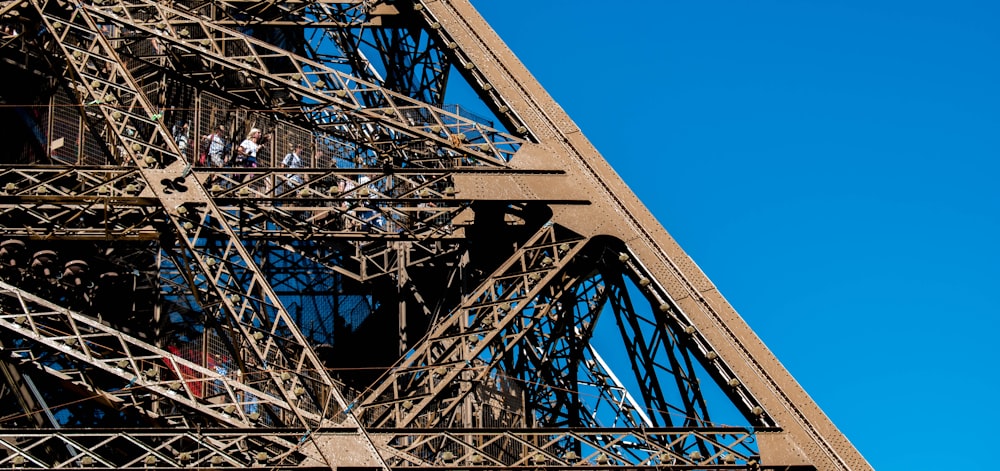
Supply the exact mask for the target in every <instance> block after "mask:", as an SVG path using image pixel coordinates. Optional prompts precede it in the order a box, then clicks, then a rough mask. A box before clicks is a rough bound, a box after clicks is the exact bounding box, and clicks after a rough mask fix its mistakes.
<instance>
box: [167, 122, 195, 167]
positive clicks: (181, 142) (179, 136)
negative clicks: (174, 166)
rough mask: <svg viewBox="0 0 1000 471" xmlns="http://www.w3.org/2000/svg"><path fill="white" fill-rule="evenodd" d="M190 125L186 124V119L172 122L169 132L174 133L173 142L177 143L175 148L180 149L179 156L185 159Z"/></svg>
mask: <svg viewBox="0 0 1000 471" xmlns="http://www.w3.org/2000/svg"><path fill="white" fill-rule="evenodd" d="M190 129H191V127H190V126H189V125H188V123H187V121H183V122H181V121H178V122H177V123H175V124H174V127H173V129H171V132H172V133H173V135H174V142H176V143H177V149H178V150H180V151H181V158H182V159H184V161H185V162H186V161H187V154H188V135H189V131H190Z"/></svg>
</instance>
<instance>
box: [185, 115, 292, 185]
mask: <svg viewBox="0 0 1000 471" xmlns="http://www.w3.org/2000/svg"><path fill="white" fill-rule="evenodd" d="M173 134H174V140H175V141H176V143H177V147H178V148H179V149H180V151H181V154H182V155H183V156H184V157H185V158H187V153H188V150H189V144H188V135H189V125H188V123H187V122H184V123H178V124H177V125H175V126H174V129H173ZM225 136H226V127H225V126H224V125H222V124H220V125H218V126H216V127H215V129H213V130H212V132H211V133H209V134H206V135H204V136H202V137H201V146H200V147H199V152H198V155H197V156H196V157H195V159H196V160H195V164H196V165H199V166H209V167H215V168H223V167H246V168H255V167H257V166H258V160H257V152H258V150H259V149H260V147H261V146H262V145H263V144H265V142H266V139H267V137H266V136H264V135H263V134H262V133H261V130H260V129H258V128H252V129H250V132H249V133H247V136H246V139H244V140H243V141H242V142H240V144H239V145H238V146H237V147H236V152H235V153H234V154H232V155H230V154H231V146H230V145H229V143H228V142H227V141H226V137H225ZM304 148H305V146H303V145H302V144H295V145H294V146H293V147H292V149H291V152H289V153H288V154H286V155H285V157H284V158H283V159H282V160H281V166H282V167H285V168H289V169H296V168H303V167H305V165H304V163H303V160H302V151H303V149H304ZM285 179H286V181H287V184H288V185H290V186H292V187H295V186H299V185H301V184H302V183H304V181H305V179H304V178H303V176H302V175H301V174H298V173H289V174H287V175H285Z"/></svg>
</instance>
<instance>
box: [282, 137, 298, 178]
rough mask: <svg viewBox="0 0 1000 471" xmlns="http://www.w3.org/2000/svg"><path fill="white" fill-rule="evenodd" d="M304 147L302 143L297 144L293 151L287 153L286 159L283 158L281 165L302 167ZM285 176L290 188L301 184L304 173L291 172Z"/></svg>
mask: <svg viewBox="0 0 1000 471" xmlns="http://www.w3.org/2000/svg"><path fill="white" fill-rule="evenodd" d="M302 148H303V145H302V144H295V147H294V148H293V149H292V151H291V152H289V153H288V154H287V155H285V158H284V159H281V166H283V167H285V168H302V167H303V165H302V158H301V157H300V155H301V154H302ZM285 178H286V179H288V185H289V187H290V188H294V187H296V186H299V185H301V184H302V181H303V180H302V175H300V174H297V173H289V174H287V175H285Z"/></svg>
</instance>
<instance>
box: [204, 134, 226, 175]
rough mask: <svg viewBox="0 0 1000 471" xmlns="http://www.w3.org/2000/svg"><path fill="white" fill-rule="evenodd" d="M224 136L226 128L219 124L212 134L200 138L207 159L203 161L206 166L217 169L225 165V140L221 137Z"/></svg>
mask: <svg viewBox="0 0 1000 471" xmlns="http://www.w3.org/2000/svg"><path fill="white" fill-rule="evenodd" d="M225 134H226V127H225V126H223V125H221V124H220V125H218V126H217V127H216V128H215V131H214V132H212V133H211V134H207V135H205V136H203V137H202V138H201V140H202V143H203V146H204V147H205V154H206V157H207V158H206V159H205V160H206V162H205V163H206V164H208V165H210V166H212V167H219V168H222V167H224V166H225V165H226V161H225V158H224V157H223V154H224V153H225V151H226V138H225V137H223V136H224V135H225Z"/></svg>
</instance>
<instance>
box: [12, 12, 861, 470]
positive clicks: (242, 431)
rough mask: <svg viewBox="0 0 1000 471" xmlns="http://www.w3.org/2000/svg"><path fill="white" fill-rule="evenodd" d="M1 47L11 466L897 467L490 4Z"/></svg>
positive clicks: (118, 27) (88, 25) (55, 21)
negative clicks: (670, 229)
mask: <svg viewBox="0 0 1000 471" xmlns="http://www.w3.org/2000/svg"><path fill="white" fill-rule="evenodd" d="M0 27H2V31H3V32H4V36H3V38H2V39H0V59H2V62H0V68H2V69H3V70H8V71H14V72H16V74H17V75H18V80H19V82H18V84H19V85H20V86H25V87H26V88H32V89H33V90H40V94H41V96H40V97H37V98H36V97H34V96H33V97H32V98H31V100H30V101H31V103H27V102H24V100H25V99H26V98H23V97H18V96H16V95H17V94H18V93H19V91H17V90H14V91H5V92H4V93H0V100H2V101H3V103H4V105H5V107H2V108H0V120H7V121H11V122H18V123H22V122H23V124H24V125H25V128H26V129H29V130H30V133H31V136H26V137H22V138H19V139H20V140H19V141H18V142H19V143H20V144H21V147H23V148H25V149H27V150H25V151H24V152H22V153H21V154H20V155H15V154H16V153H12V157H10V158H5V160H4V162H3V163H2V164H0V398H2V400H0V467H4V468H64V467H69V468H76V467H84V468H94V469H160V468H163V469H165V468H198V469H203V468H215V467H220V468H257V467H260V468H275V469H333V468H350V469H404V468H405V469H414V468H415V469H490V470H495V469H523V470H528V469H553V470H557V469H558V470H563V469H579V470H584V469H635V470H650V471H652V470H654V469H655V470H693V469H740V470H768V469H786V470H787V469H792V470H808V469H814V470H815V469H824V470H825V469H870V466H868V465H867V463H866V462H864V459H863V458H862V457H861V456H860V455H859V454H858V453H857V451H856V450H854V449H853V447H851V446H850V444H849V442H847V440H846V439H845V438H844V437H843V436H842V435H841V434H840V433H839V431H837V429H836V427H834V426H833V424H832V423H830V422H829V420H828V419H827V418H826V417H825V416H824V415H823V414H822V412H821V411H819V409H818V408H817V407H816V405H815V404H814V403H813V402H812V401H811V399H809V398H808V396H807V395H806V394H805V392H804V391H802V390H801V388H800V387H799V386H798V385H797V383H795V382H794V380H792V379H791V378H790V376H789V375H788V374H787V372H786V371H784V370H783V368H782V367H781V366H780V364H779V363H777V361H776V359H774V358H773V355H771V354H770V352H769V351H768V350H767V349H766V347H764V346H763V345H762V344H761V343H760V342H759V340H758V339H756V337H755V336H754V334H753V332H752V330H750V328H749V327H748V326H746V325H745V323H743V322H742V320H741V319H740V318H739V316H738V315H736V313H735V312H734V311H733V310H732V308H731V307H730V306H729V304H728V303H727V302H726V301H725V300H724V299H723V298H722V297H721V295H719V294H718V293H717V290H715V288H714V286H712V285H711V283H710V282H709V281H708V280H707V278H705V277H704V275H703V274H702V273H701V272H700V271H699V270H698V268H697V266H695V265H694V263H693V262H692V261H691V260H690V259H688V258H687V256H686V255H685V254H684V253H683V252H682V251H681V250H680V249H679V248H677V247H676V244H675V243H674V242H673V240H672V239H671V238H670V236H669V235H668V234H667V233H666V232H665V231H664V230H663V229H662V227H660V225H659V224H658V223H657V222H656V220H655V218H653V217H652V215H650V214H649V213H648V211H647V210H646V209H645V208H644V207H643V206H642V204H641V202H639V201H638V199H637V198H635V197H634V195H633V194H632V193H631V192H630V190H628V188H627V187H626V186H625V185H624V183H623V182H621V181H620V179H619V178H618V177H617V175H616V174H615V173H614V171H613V170H611V168H610V167H609V166H608V165H607V163H606V162H604V161H603V159H601V157H600V155H599V154H597V152H596V150H594V149H593V148H592V146H591V145H590V144H589V142H587V141H586V139H585V138H584V137H583V136H582V134H581V133H580V132H579V130H578V129H576V128H575V126H574V125H573V124H572V121H571V120H570V119H569V118H568V117H567V116H565V114H564V113H563V112H562V111H561V110H560V109H559V107H558V105H556V104H555V103H554V102H553V101H552V100H551V98H549V97H548V96H547V95H546V94H545V92H544V90H543V89H542V88H541V87H540V86H539V85H538V84H537V82H535V81H534V79H532V78H531V76H530V74H528V73H527V71H526V70H523V66H521V65H520V63H519V62H518V61H517V60H516V58H514V57H513V55H512V54H511V53H510V51H509V50H507V49H506V47H505V46H504V45H503V43H502V42H501V41H500V40H499V38H498V37H496V36H495V33H493V32H492V30H490V29H489V28H488V26H487V25H486V24H485V22H484V21H483V20H482V18H481V17H479V16H478V14H477V13H476V12H475V11H474V10H473V9H472V7H471V5H470V4H469V3H468V2H467V0H412V1H411V0H407V1H405V2H404V1H392V2H389V1H377V0H374V1H368V0H357V1H352V0H347V1H332V0H295V1H290V2H249V1H242V0H191V1H177V2H167V1H158V0H28V1H25V2H14V1H0ZM456 72H457V73H456ZM459 75H460V77H459ZM35 79H40V80H38V82H44V83H31V84H27V83H25V82H31V81H33V80H35ZM459 79H464V80H466V82H468V85H469V86H471V88H472V89H473V91H474V92H475V93H476V94H477V95H478V96H479V98H480V99H481V100H482V102H483V103H482V105H485V106H486V107H488V108H489V110H490V111H491V112H492V116H489V117H485V118H478V117H474V116H473V115H472V114H471V113H468V112H466V111H465V110H464V109H463V108H460V107H458V106H451V105H445V104H444V101H443V97H444V92H445V88H446V87H447V86H448V83H449V81H451V80H459ZM36 94H37V92H36ZM18 100H21V101H18ZM221 116H224V118H220V117H221ZM192 117H193V119H194V120H195V121H194V122H195V125H194V126H192V127H193V128H197V129H196V130H195V131H194V134H193V135H191V136H183V137H184V140H185V141H186V140H187V139H188V138H189V137H192V139H191V140H192V141H193V142H199V141H200V139H199V138H200V137H201V135H202V134H203V132H204V131H205V130H207V129H209V128H212V127H214V126H216V124H222V123H225V124H227V125H230V124H239V125H240V126H241V127H242V128H250V127H268V128H270V129H272V130H273V132H272V133H271V135H270V136H271V137H272V138H273V139H275V142H274V143H273V144H271V145H270V146H269V147H268V148H267V150H266V155H267V159H268V160H262V162H268V163H266V164H265V165H264V166H262V167H259V168H237V167H227V168H213V167H203V166H198V165H194V162H195V157H196V156H197V151H196V150H195V149H198V147H197V146H190V147H188V146H185V145H183V144H182V140H181V139H180V138H179V137H178V134H177V132H176V130H175V129H171V128H170V126H169V125H168V122H169V123H180V122H184V121H186V120H188V119H191V118H192ZM261 123H263V124H261ZM233 127H235V126H233ZM282 133H287V134H288V135H287V136H285V135H282ZM234 135H235V134H231V135H230V136H229V137H230V139H229V140H232V139H231V137H232V136H234ZM56 141H58V142H56ZM303 143H306V144H309V145H310V146H311V147H310V148H311V149H314V151H315V152H317V153H316V154H314V155H313V157H314V158H313V159H312V160H310V164H309V165H308V167H307V168H296V169H294V170H293V169H288V168H276V167H270V166H269V165H278V162H279V161H280V160H279V159H277V157H278V155H274V154H278V153H279V152H282V150H281V149H282V147H283V146H288V145H292V144H303ZM63 145H66V146H67V147H68V148H72V149H73V151H74V152H77V155H72V154H71V153H69V152H68V156H62V155H57V154H58V153H57V152H54V151H55V150H56V149H58V148H59V146H63ZM324 149H325V150H328V151H331V152H332V153H334V154H335V155H332V156H329V157H326V158H324V159H325V160H324V159H321V158H320V157H319V156H318V151H321V150H324ZM279 155H280V154H279ZM70 162H75V163H76V165H66V164H67V163H70ZM95 163H97V165H94V164H95ZM51 164H57V165H51ZM293 174H294V178H293V177H292V175H293ZM608 342H611V343H612V344H613V347H615V349H612V351H610V352H609V351H608V350H609V349H608ZM623 359H624V360H623ZM623 362H624V363H623ZM628 370H631V371H630V372H629V371H628ZM718 401H723V402H725V404H724V405H723V406H722V407H720V406H718V405H715V402H718ZM721 414H730V415H729V416H727V417H726V421H725V423H733V422H730V421H729V419H730V418H733V417H735V419H736V420H735V424H736V425H735V426H721V425H720V422H719V420H718V417H719V416H720V415H721Z"/></svg>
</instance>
